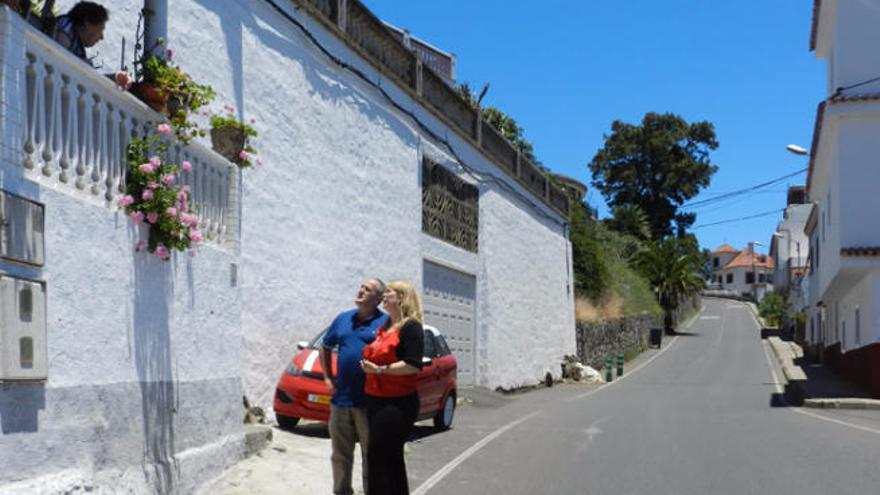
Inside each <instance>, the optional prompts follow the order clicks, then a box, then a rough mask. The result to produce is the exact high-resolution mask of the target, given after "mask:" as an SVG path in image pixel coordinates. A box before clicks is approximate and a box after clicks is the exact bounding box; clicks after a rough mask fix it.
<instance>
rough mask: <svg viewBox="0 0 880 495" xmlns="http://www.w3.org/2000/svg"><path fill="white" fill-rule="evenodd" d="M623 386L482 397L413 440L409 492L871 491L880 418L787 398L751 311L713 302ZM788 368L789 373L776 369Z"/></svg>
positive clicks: (779, 494) (879, 472)
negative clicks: (440, 428) (795, 403)
mask: <svg viewBox="0 0 880 495" xmlns="http://www.w3.org/2000/svg"><path fill="white" fill-rule="evenodd" d="M664 343H665V346H664V348H663V349H661V350H659V351H657V350H655V351H651V352H649V353H646V354H645V355H643V356H642V357H641V358H640V359H639V361H640V363H637V364H636V366H639V367H637V368H635V369H634V370H628V372H627V373H626V374H625V375H624V378H623V379H621V380H616V381H615V382H614V383H612V384H610V385H604V386H601V387H592V388H590V387H585V386H579V385H563V386H556V387H553V388H549V389H542V390H538V391H535V392H531V393H527V394H520V395H515V396H505V397H499V396H495V395H491V394H484V395H485V396H484V397H481V396H479V395H476V396H475V397H474V399H473V403H471V404H468V405H466V406H463V407H461V408H460V414H459V417H458V418H456V423H455V428H453V430H451V431H449V432H446V433H442V434H431V433H430V429H429V428H427V427H420V428H419V432H420V434H424V436H422V437H421V438H419V439H418V440H416V441H415V442H412V443H410V444H409V445H408V454H407V466H408V470H409V474H410V480H411V485H410V488H411V490H413V493H414V494H416V495H422V494H429V495H443V494H456V495H460V494H468V495H470V494H476V495H494V494H499V495H500V494H505V495H515V494H614V495H630V494H652V495H654V494H675V495H685V494H693V495H708V494H731V495H733V494H736V495H742V494H774V495H785V494H797V495H807V494H822V495H825V494H841V495H843V494H860V495H861V494H867V493H878V491H880V488H878V487H880V463H878V459H880V414H878V413H880V412H878V411H861V412H854V411H830V412H825V411H823V412H821V413H817V412H807V411H805V410H802V409H799V408H792V407H788V406H787V405H786V404H785V403H784V401H783V400H781V398H780V396H779V393H778V392H779V391H780V389H779V387H778V385H777V384H776V382H775V376H774V368H775V365H774V364H773V360H772V359H769V356H768V354H767V350H766V349H765V344H764V343H763V341H762V340H761V339H760V330H759V328H758V323H757V321H756V320H755V318H754V317H753V315H752V313H751V310H749V309H748V308H747V307H746V306H744V305H742V304H740V303H736V302H728V301H720V300H707V301H705V302H704V310H703V312H702V313H701V314H700V315H699V316H698V317H697V318H696V319H695V320H693V322H692V324H691V325H690V326H689V327H688V328H687V329H686V330H685V332H684V334H683V335H681V336H678V337H676V338H674V339H668V338H666V341H665V342H664ZM777 373H778V372H777Z"/></svg>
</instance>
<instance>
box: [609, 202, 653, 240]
mask: <svg viewBox="0 0 880 495" xmlns="http://www.w3.org/2000/svg"><path fill="white" fill-rule="evenodd" d="M605 224H606V225H608V227H609V228H610V229H611V230H615V231H617V232H620V233H621V234H626V235H631V236H633V237H635V238H636V239H640V240H646V239H650V238H651V224H650V223H649V222H648V215H646V214H645V212H644V211H642V209H641V208H640V207H639V205H621V206H618V207H617V208H615V209H614V212H613V213H612V217H611V218H609V219H607V220H605Z"/></svg>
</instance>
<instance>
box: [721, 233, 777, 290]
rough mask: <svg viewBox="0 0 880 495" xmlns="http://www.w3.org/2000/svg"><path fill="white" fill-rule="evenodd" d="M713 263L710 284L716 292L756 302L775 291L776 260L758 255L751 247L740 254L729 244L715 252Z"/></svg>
mask: <svg viewBox="0 0 880 495" xmlns="http://www.w3.org/2000/svg"><path fill="white" fill-rule="evenodd" d="M710 260H711V264H712V275H711V279H710V284H711V287H712V288H713V289H720V290H723V291H725V292H728V293H730V294H733V295H736V296H738V297H744V298H751V299H756V300H760V299H761V297H762V296H763V295H764V294H765V293H766V292H767V291H768V290H772V285H771V284H772V283H773V270H774V266H775V265H774V263H773V259H772V258H771V257H769V256H767V255H764V254H758V253H755V251H754V246H753V245H752V244H751V243H749V247H748V248H746V249H743V250H741V251H740V250H737V249H736V248H734V247H733V246H731V245H729V244H722V245H721V246H718V248H717V249H715V250H714V251H712V253H711V255H710Z"/></svg>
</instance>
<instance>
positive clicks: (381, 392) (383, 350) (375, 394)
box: [361, 281, 425, 495]
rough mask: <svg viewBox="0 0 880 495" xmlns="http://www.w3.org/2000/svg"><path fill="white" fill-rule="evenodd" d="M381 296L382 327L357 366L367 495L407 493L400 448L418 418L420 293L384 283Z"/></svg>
mask: <svg viewBox="0 0 880 495" xmlns="http://www.w3.org/2000/svg"><path fill="white" fill-rule="evenodd" d="M387 287H388V289H387V290H386V291H385V294H384V296H383V304H384V308H385V311H386V312H387V313H388V323H387V325H386V327H384V328H381V329H379V332H378V334H377V335H376V340H374V341H373V343H372V344H370V345H369V346H367V347H366V349H364V360H363V361H362V362H361V367H362V368H363V370H364V373H366V375H367V380H366V385H365V387H364V391H365V392H366V395H367V417H368V418H369V421H370V440H369V443H368V449H367V491H368V492H369V493H370V495H405V494H408V493H409V483H408V482H407V478H406V464H405V463H404V459H403V445H404V443H406V440H407V439H408V438H409V435H410V433H411V432H412V427H413V423H415V421H416V418H417V417H418V414H419V395H418V393H417V392H416V386H417V383H418V372H419V370H421V368H422V355H423V353H424V338H425V334H424V330H423V329H422V304H421V302H420V301H419V294H418V292H416V290H415V288H414V287H413V286H412V284H410V283H409V282H403V281H394V282H391V283H389V284H388V286H387Z"/></svg>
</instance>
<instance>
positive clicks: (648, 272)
mask: <svg viewBox="0 0 880 495" xmlns="http://www.w3.org/2000/svg"><path fill="white" fill-rule="evenodd" d="M636 264H637V267H638V269H639V271H641V272H642V274H643V275H644V276H645V277H646V278H647V279H648V281H649V282H650V283H651V286H652V287H654V295H655V296H656V297H657V303H658V304H660V308H661V309H663V327H664V329H665V330H666V333H667V334H672V333H675V330H674V329H673V323H674V322H673V313H674V312H675V309H676V308H678V305H679V303H680V302H681V301H682V300H684V299H685V298H686V297H688V296H690V295H692V294H694V293H696V292H697V291H699V290H700V289H702V288H703V286H704V281H703V279H702V278H700V275H699V269H700V257H699V256H698V255H697V253H694V252H691V250H689V249H688V248H687V246H685V245H684V244H683V243H682V242H681V241H680V240H679V239H674V238H668V239H662V240H659V241H656V242H652V243H651V244H649V245H648V247H647V249H644V250H643V251H641V252H640V253H639V254H638V256H637V258H636Z"/></svg>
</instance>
